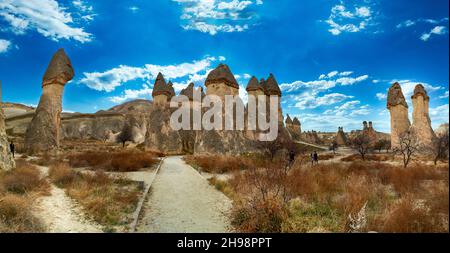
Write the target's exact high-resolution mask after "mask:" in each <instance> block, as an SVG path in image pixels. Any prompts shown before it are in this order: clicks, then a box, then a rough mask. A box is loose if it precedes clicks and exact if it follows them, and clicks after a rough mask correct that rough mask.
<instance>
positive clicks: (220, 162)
mask: <svg viewBox="0 0 450 253" xmlns="http://www.w3.org/2000/svg"><path fill="white" fill-rule="evenodd" d="M184 160H185V161H186V163H188V164H189V165H191V166H192V167H194V168H196V169H201V170H202V171H204V172H209V173H227V172H233V171H239V170H245V169H247V168H248V164H249V161H250V158H243V157H237V156H225V155H212V156H206V155H196V156H194V155H190V156H186V157H185V158H184Z"/></svg>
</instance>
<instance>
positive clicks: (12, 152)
mask: <svg viewBox="0 0 450 253" xmlns="http://www.w3.org/2000/svg"><path fill="white" fill-rule="evenodd" d="M14 149H15V147H14V143H13V142H12V141H11V143H10V144H9V150H10V151H11V154H12V156H13V158H15V157H14Z"/></svg>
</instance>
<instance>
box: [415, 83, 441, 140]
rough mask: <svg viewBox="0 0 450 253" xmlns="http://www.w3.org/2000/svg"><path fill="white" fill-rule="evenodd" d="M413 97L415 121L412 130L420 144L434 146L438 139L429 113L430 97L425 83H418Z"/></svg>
mask: <svg viewBox="0 0 450 253" xmlns="http://www.w3.org/2000/svg"><path fill="white" fill-rule="evenodd" d="M411 99H412V103H413V123H412V126H411V132H412V133H413V134H414V135H415V137H416V138H417V140H418V141H419V145H421V146H423V147H432V146H433V143H434V142H435V141H436V134H435V133H434V131H433V128H432V127H431V120H430V115H429V102H430V97H429V96H428V94H427V92H426V90H425V88H424V87H423V85H421V84H418V85H417V86H416V87H415V89H414V94H413V96H412V97H411Z"/></svg>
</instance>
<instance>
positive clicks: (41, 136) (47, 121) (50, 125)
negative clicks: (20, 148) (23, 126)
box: [25, 49, 74, 153]
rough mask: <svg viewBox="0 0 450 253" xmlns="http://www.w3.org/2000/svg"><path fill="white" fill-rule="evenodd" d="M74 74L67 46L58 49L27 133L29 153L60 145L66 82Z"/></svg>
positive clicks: (47, 72) (44, 81)
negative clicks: (65, 49) (65, 48)
mask: <svg viewBox="0 0 450 253" xmlns="http://www.w3.org/2000/svg"><path fill="white" fill-rule="evenodd" d="M73 76H74V70H73V68H72V64H71V62H70V59H69V57H67V55H66V53H65V52H64V49H59V50H58V51H57V52H56V53H55V54H54V55H53V58H52V59H51V61H50V64H49V65H48V68H47V70H46V71H45V74H44V77H43V80H42V95H41V99H40V100H39V105H38V107H37V109H36V113H35V115H34V117H33V119H32V121H31V123H30V125H29V126H28V128H27V131H26V134H25V147H26V149H27V151H28V152H29V153H36V152H44V151H50V150H54V149H57V148H58V147H59V141H60V138H61V137H60V129H61V111H62V96H63V91H64V85H65V84H66V83H67V82H68V81H70V80H72V78H73Z"/></svg>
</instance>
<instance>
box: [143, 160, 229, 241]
mask: <svg viewBox="0 0 450 253" xmlns="http://www.w3.org/2000/svg"><path fill="white" fill-rule="evenodd" d="M150 191H151V192H150V194H149V196H148V198H149V199H148V201H147V202H146V203H145V204H144V215H143V217H142V219H141V220H140V222H139V225H138V227H137V232H162V233H164V232H192V233H196V232H206V233H213V232H231V226H230V224H229V220H228V219H227V216H226V213H227V212H228V211H229V210H230V208H231V205H232V203H231V200H230V199H228V198H227V197H226V196H225V195H224V194H222V193H221V192H219V191H217V190H216V189H214V187H212V186H211V185H209V183H208V181H207V180H206V179H205V178H204V177H202V176H201V175H200V174H199V173H198V172H197V171H196V170H194V169H193V168H192V167H191V166H189V165H187V164H186V163H185V162H184V161H183V160H182V158H181V157H168V158H166V159H165V160H164V162H163V164H162V166H161V168H160V171H159V173H158V175H157V176H156V179H155V181H154V182H153V184H152V188H151V190H150Z"/></svg>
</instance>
